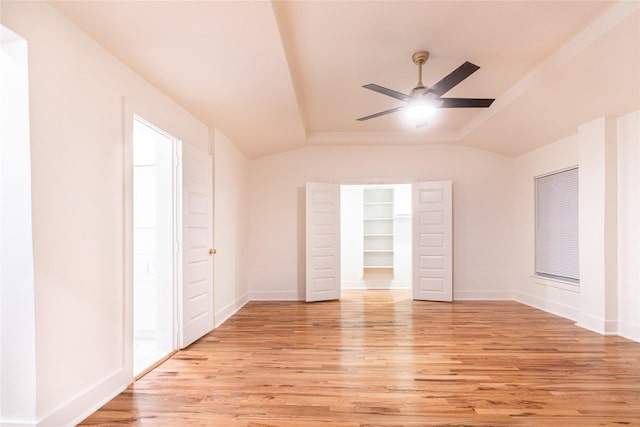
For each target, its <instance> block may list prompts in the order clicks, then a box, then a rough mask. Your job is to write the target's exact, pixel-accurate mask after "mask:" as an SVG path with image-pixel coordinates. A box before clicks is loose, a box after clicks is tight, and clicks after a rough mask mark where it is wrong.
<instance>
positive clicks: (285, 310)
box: [82, 290, 640, 427]
mask: <svg viewBox="0 0 640 427" xmlns="http://www.w3.org/2000/svg"><path fill="white" fill-rule="evenodd" d="M82 425H86V426H96V425H145V426H146V425H154V426H255V427H258V426H260V427H264V426H281V427H289V426H329V425H331V426H345V427H355V426H358V427H363V426H427V425H478V426H483V425H494V426H495V425H498V426H500V425H523V426H540V425H550V426H553V425H558V426H564V425H576V426H578V425H579V426H587V425H640V343H636V342H633V341H629V340H626V339H624V338H621V337H615V336H601V335H598V334H596V333H593V332H590V331H587V330H584V329H582V328H579V327H577V326H575V325H574V324H573V322H571V321H569V320H567V319H563V318H559V317H557V316H553V315H551V314H549V313H545V312H542V311H539V310H536V309H534V308H531V307H528V306H525V305H522V304H519V303H516V302H508V301H478V302H476V301H473V302H472V301H464V302H454V303H451V304H447V303H434V302H425V301H412V300H411V295H410V293H409V292H405V291H383V290H381V291H377V290H376V291H349V292H344V293H343V298H342V299H341V300H340V301H329V302H322V303H311V304H306V303H301V302H251V303H249V304H247V305H246V306H245V307H244V308H242V309H241V310H240V311H239V312H238V313H237V314H236V315H234V316H233V317H232V318H231V319H229V320H228V321H227V322H225V323H224V324H223V325H222V326H221V327H219V328H218V329H216V330H214V331H213V332H211V333H210V334H209V335H207V336H206V337H204V338H203V339H202V340H200V341H199V342H197V343H196V344H194V345H192V346H191V347H189V348H188V349H186V350H183V351H180V352H178V353H176V354H175V355H174V356H173V357H172V358H171V359H169V360H168V361H166V362H165V363H164V364H162V365H161V366H159V367H158V368H157V369H155V370H154V371H153V372H151V373H149V374H147V375H146V376H145V377H144V378H142V379H140V380H138V381H137V382H136V383H135V384H134V385H132V386H131V387H129V388H128V389H127V390H126V391H124V392H123V393H122V394H120V395H119V396H117V397H116V398H115V399H113V400H112V401H111V402H109V403H107V404H106V405H105V406H104V407H103V408H101V409H100V410H99V411H97V412H96V413H94V414H93V415H91V416H90V417H89V418H87V419H86V420H85V421H84V422H83V423H82Z"/></svg>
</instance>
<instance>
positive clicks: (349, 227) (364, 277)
mask: <svg viewBox="0 0 640 427" xmlns="http://www.w3.org/2000/svg"><path fill="white" fill-rule="evenodd" d="M411 197H412V196H411V184H376V185H341V186H340V263H341V277H340V283H341V288H342V289H411V288H412V200H411Z"/></svg>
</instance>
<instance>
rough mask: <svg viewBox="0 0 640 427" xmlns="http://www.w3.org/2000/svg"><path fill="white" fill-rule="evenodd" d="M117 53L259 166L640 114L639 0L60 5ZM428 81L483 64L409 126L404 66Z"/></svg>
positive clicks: (505, 138)
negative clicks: (286, 158) (390, 92)
mask: <svg viewBox="0 0 640 427" xmlns="http://www.w3.org/2000/svg"><path fill="white" fill-rule="evenodd" d="M52 3H53V5H54V6H55V7H56V8H57V9H58V10H59V11H60V12H61V13H63V14H64V15H66V17H67V18H69V19H70V20H71V21H72V22H74V23H75V24H76V25H77V26H78V27H80V28H81V29H82V30H83V31H85V32H86V33H87V34H89V35H90V36H91V37H92V38H93V39H95V40H96V41H97V42H98V43H99V44H101V45H102V46H104V48H106V49H107V50H108V51H110V52H111V53H112V54H113V55H114V56H116V57H117V58H119V59H120V60H121V61H122V62H124V63H125V64H127V65H128V66H129V67H131V68H132V69H133V70H135V71H136V72H137V73H139V74H140V75H141V76H143V77H144V78H145V79H146V80H148V81H149V82H151V83H152V84H154V85H155V86H156V87H158V88H159V89H160V90H162V91H164V92H165V93H166V94H168V95H169V96H171V97H172V98H173V99H175V100H176V101H177V102H179V103H180V104H181V105H182V106H184V108H185V109H187V110H188V111H190V112H191V113H192V114H193V115H194V116H196V117H198V118H199V119H200V120H202V121H203V122H204V123H206V124H207V125H208V126H210V127H212V128H214V127H215V128H218V129H220V130H221V131H222V132H223V133H224V134H226V135H227V136H228V137H229V138H230V139H231V140H232V141H234V143H236V145H237V146H238V147H239V148H240V149H241V150H242V151H243V152H244V153H245V154H246V155H247V156H249V157H250V158H256V157H261V156H265V155H270V154H274V153H278V152H282V151H286V150H291V149H297V148H301V147H306V146H310V145H327V144H433V143H445V144H464V145H467V146H471V147H475V148H479V149H484V150H490V151H493V152H496V153H499V154H503V155H507V156H517V155H519V154H522V153H524V152H527V151H529V150H531V149H533V148H536V147H538V146H541V145H544V144H546V143H549V142H552V141H554V140H556V139H559V138H562V137H564V136H567V135H571V134H573V133H575V132H576V128H577V126H578V125H580V124H581V123H584V122H586V121H588V120H591V119H594V118H596V117H600V116H603V115H611V116H617V115H620V114H624V113H627V112H630V111H633V110H635V109H638V108H640V3H639V2H637V1H621V2H612V1H530V2H529V1H512V2H511V1H468V2H465V1H406V2H405V1H389V2H383V1H358V2H356V1H275V2H268V1H135V2H134V1H54V2H52ZM418 50H427V51H429V52H430V58H429V60H428V61H427V63H426V64H425V66H424V83H425V84H426V85H427V86H431V85H432V84H434V83H435V82H437V81H438V80H440V79H441V78H442V77H444V76H445V75H447V74H448V73H450V72H451V71H453V70H454V69H455V68H456V67H458V66H459V65H461V64H462V63H463V62H464V61H470V62H473V63H474V64H477V65H479V66H480V67H481V68H480V69H479V70H478V71H477V72H475V73H474V74H472V75H471V76H470V77H469V78H467V79H466V80H464V81H463V82H462V83H460V84H459V85H457V86H455V87H454V88H453V89H452V90H451V91H449V92H448V93H447V94H446V96H447V97H470V98H496V101H495V102H494V103H493V105H492V106H491V107H490V108H488V109H457V108H456V109H440V110H438V113H437V115H436V116H435V117H433V118H432V119H431V120H430V124H429V125H428V126H425V127H421V128H418V129H416V128H415V127H414V126H411V125H410V124H408V123H406V121H404V120H403V119H402V114H392V115H387V116H383V117H379V118H376V119H372V120H368V121H364V122H360V121H356V120H355V119H356V118H358V117H361V116H366V115H368V114H372V113H376V112H378V111H382V110H387V109H390V108H394V107H398V106H401V105H402V102H401V101H398V100H395V99H393V98H390V97H386V96H383V95H381V94H378V93H375V92H372V91H368V90H366V89H363V88H362V87H361V86H362V85H364V84H368V83H376V84H379V85H381V86H385V87H388V88H391V89H395V90H397V91H400V92H404V93H408V92H409V91H410V90H411V88H413V87H414V86H415V85H416V82H417V68H416V66H415V65H414V64H413V62H412V61H411V55H412V54H413V53H414V52H415V51H418Z"/></svg>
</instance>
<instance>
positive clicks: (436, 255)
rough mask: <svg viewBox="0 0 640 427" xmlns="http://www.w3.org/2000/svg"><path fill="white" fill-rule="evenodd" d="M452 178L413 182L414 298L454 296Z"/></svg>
mask: <svg viewBox="0 0 640 427" xmlns="http://www.w3.org/2000/svg"><path fill="white" fill-rule="evenodd" d="M451 200H452V199H451V181H433V182H418V183H415V184H413V299H417V300H431V301H451V300H452V299H453V271H452V270H453V269H452V266H453V259H452V258H453V253H452V252H453V251H452V246H453V243H452V222H453V221H452V202H451Z"/></svg>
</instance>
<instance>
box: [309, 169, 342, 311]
mask: <svg viewBox="0 0 640 427" xmlns="http://www.w3.org/2000/svg"><path fill="white" fill-rule="evenodd" d="M306 199H307V203H306V249H307V260H306V270H307V274H306V300H307V301H308V302H309V301H325V300H331V299H338V298H340V186H339V185H338V184H321V183H311V182H309V183H307V190H306Z"/></svg>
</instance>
